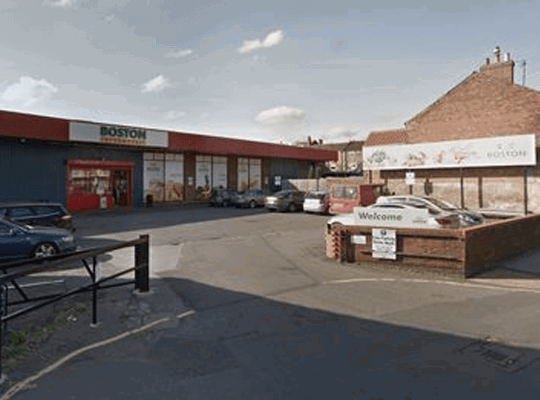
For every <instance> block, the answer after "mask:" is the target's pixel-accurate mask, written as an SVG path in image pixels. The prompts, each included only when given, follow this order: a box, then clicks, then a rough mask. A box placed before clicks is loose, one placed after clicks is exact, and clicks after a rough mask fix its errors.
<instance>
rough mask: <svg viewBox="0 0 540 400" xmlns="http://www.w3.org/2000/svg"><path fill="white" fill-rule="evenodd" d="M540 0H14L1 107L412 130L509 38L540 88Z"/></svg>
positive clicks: (205, 126)
mask: <svg viewBox="0 0 540 400" xmlns="http://www.w3.org/2000/svg"><path fill="white" fill-rule="evenodd" d="M538 15H540V2H535V1H512V0H506V1H497V0H495V1H493V0H465V1H463V0H455V1H447V0H444V1H438V0H432V1H429V2H426V1H416V0H395V1H394V0H364V1H341V0H334V1H324V2H323V1H319V2H313V1H306V0H297V1H294V2H292V1H290V0H287V1H283V0H273V1H265V2H257V1H253V0H249V1H207V0H199V1H183V2H181V1H178V0H176V1H175V0H118V1H114V0H25V1H20V0H1V1H0V109H4V110H12V111H21V112H27V113H32V114H38V115H48V116H56V117H61V118H67V119H75V120H85V121H94V122H104V123H109V124H118V125H128V126H140V127H146V128H153V129H163V130H174V131H179V132H196V133H202V134H210V135H214V136H225V137H232V138H242V139H250V140H256V141H265V142H283V143H294V142H296V141H298V140H305V139H306V138H307V137H308V136H311V137H312V138H314V139H323V140H324V141H325V143H331V142H343V141H349V140H364V139H365V138H366V137H367V135H368V134H369V132H371V131H377V130H385V129H399V128H402V127H403V124H404V123H405V122H406V121H407V120H409V119H411V118H412V117H413V116H414V115H416V114H417V113H419V112H420V111H422V110H423V109H424V108H425V107H427V106H429V105H430V104H431V103H433V102H434V101H435V100H437V99H438V98H439V97H440V96H442V95H444V94H445V93H446V92H447V91H448V90H450V89H451V88H452V87H454V86H455V85H457V84H458V83H459V82H461V81H462V80H463V79H465V78H466V77H467V76H469V75H470V74H471V73H472V72H473V71H475V70H478V69H479V67H480V66H481V65H482V63H483V62H484V60H485V58H487V57H493V49H494V48H495V47H496V46H500V47H501V51H502V53H503V54H505V53H508V52H509V53H510V54H511V57H512V59H513V60H515V61H516V67H515V82H516V83H519V84H521V83H522V79H523V67H522V62H523V61H526V75H525V76H526V81H525V84H526V86H528V87H531V88H533V89H537V90H540V50H539V47H538V44H537V42H538V37H539V35H538V33H539V31H540V26H539V24H538V22H537V19H538V18H537V16H538Z"/></svg>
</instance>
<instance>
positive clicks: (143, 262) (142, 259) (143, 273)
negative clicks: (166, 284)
mask: <svg viewBox="0 0 540 400" xmlns="http://www.w3.org/2000/svg"><path fill="white" fill-rule="evenodd" d="M139 239H141V240H144V241H143V242H142V243H138V244H136V245H135V268H136V269H135V290H137V291H138V292H139V293H146V292H148V291H149V290H150V284H149V283H150V282H149V281H150V277H149V275H150V236H149V235H140V236H139Z"/></svg>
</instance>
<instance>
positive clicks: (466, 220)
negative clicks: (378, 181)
mask: <svg viewBox="0 0 540 400" xmlns="http://www.w3.org/2000/svg"><path fill="white" fill-rule="evenodd" d="M389 203H391V204H407V205H409V206H412V207H416V208H427V209H428V210H432V211H436V212H438V213H454V214H457V215H459V220H460V224H461V226H463V227H467V226H472V225H479V224H482V223H483V222H484V218H483V217H482V215H480V214H479V213H477V212H474V211H470V210H465V209H462V208H459V207H457V206H455V205H453V204H452V203H449V202H447V201H444V200H440V199H435V198H433V197H427V196H381V197H379V198H378V199H377V201H376V203H375V204H389Z"/></svg>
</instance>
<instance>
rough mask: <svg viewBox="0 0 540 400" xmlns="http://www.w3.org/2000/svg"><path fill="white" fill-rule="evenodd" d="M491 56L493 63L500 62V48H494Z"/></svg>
mask: <svg viewBox="0 0 540 400" xmlns="http://www.w3.org/2000/svg"><path fill="white" fill-rule="evenodd" d="M493 54H494V55H495V63H496V64H497V63H500V62H501V48H500V47H499V46H497V47H495V50H493Z"/></svg>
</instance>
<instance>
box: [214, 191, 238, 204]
mask: <svg viewBox="0 0 540 400" xmlns="http://www.w3.org/2000/svg"><path fill="white" fill-rule="evenodd" d="M235 195H236V192H235V191H234V190H229V189H216V190H214V191H213V192H212V196H211V197H210V205H211V206H214V207H228V206H230V205H231V204H233V199H234V196H235Z"/></svg>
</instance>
